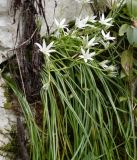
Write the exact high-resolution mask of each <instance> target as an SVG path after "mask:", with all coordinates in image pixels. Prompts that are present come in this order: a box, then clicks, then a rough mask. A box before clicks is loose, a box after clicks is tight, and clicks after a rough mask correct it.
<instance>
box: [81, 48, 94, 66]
mask: <svg viewBox="0 0 137 160" xmlns="http://www.w3.org/2000/svg"><path fill="white" fill-rule="evenodd" d="M81 53H82V55H80V56H79V57H80V58H83V59H84V61H85V62H86V63H87V61H88V60H91V61H92V60H93V58H92V57H93V56H95V54H96V53H95V52H92V53H89V49H88V50H87V51H85V50H84V49H83V48H81Z"/></svg>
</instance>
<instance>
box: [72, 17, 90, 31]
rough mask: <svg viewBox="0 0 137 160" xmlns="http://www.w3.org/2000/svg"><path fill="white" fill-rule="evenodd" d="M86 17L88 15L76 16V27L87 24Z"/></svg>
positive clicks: (82, 26)
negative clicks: (83, 16) (84, 16)
mask: <svg viewBox="0 0 137 160" xmlns="http://www.w3.org/2000/svg"><path fill="white" fill-rule="evenodd" d="M88 19H89V17H88V16H87V17H86V18H84V19H81V18H76V22H75V25H76V27H77V28H80V29H81V28H84V27H86V26H88V25H87V22H88Z"/></svg>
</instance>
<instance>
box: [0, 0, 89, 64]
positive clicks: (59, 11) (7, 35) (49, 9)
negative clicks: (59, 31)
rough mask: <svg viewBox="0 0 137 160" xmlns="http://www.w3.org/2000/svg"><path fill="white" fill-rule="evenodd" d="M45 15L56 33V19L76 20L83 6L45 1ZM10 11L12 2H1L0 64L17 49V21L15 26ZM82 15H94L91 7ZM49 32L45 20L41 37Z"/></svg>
mask: <svg viewBox="0 0 137 160" xmlns="http://www.w3.org/2000/svg"><path fill="white" fill-rule="evenodd" d="M44 1H45V13H46V19H47V22H48V26H49V28H50V32H52V31H54V29H55V28H56V27H55V24H54V19H55V18H56V19H57V20H61V19H63V18H66V21H67V22H68V21H70V20H74V19H75V17H78V16H79V15H80V12H81V7H82V6H81V5H80V4H78V3H77V2H76V1H75V0H44ZM9 11H10V0H0V63H2V62H3V61H4V60H5V59H7V58H8V57H10V56H11V55H12V54H13V53H12V52H8V53H7V51H8V50H10V49H12V48H14V47H15V42H16V30H17V21H18V20H17V21H16V23H15V24H13V17H12V15H11V13H10V12H9ZM82 14H83V15H84V16H86V15H87V14H92V12H91V8H90V6H89V5H85V6H84V7H83V12H82ZM46 32H47V30H46V25H45V22H44V20H42V29H41V35H42V36H43V35H45V33H46Z"/></svg>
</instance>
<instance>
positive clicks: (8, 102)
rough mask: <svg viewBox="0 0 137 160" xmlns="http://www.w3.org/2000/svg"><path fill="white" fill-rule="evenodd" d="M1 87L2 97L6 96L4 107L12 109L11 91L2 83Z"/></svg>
mask: <svg viewBox="0 0 137 160" xmlns="http://www.w3.org/2000/svg"><path fill="white" fill-rule="evenodd" d="M1 87H2V88H3V89H4V97H5V98H6V102H5V103H4V108H5V109H12V101H13V96H12V95H13V92H12V90H11V89H10V88H9V87H8V86H7V85H6V84H2V85H1Z"/></svg>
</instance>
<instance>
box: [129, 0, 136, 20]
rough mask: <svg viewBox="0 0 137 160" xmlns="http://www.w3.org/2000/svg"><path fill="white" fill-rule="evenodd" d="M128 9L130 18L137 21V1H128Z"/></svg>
mask: <svg viewBox="0 0 137 160" xmlns="http://www.w3.org/2000/svg"><path fill="white" fill-rule="evenodd" d="M127 8H128V11H129V14H130V16H131V17H134V18H135V19H137V0H127Z"/></svg>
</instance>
